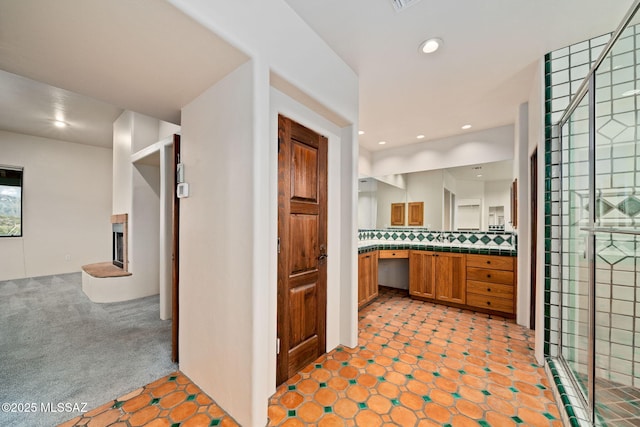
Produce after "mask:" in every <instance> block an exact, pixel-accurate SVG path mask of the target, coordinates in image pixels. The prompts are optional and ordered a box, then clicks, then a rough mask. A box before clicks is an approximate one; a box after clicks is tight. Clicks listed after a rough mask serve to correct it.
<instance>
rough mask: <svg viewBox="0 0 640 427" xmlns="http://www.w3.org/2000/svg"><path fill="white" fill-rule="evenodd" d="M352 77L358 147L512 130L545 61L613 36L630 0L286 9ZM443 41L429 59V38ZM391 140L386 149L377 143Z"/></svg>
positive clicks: (304, 0)
mask: <svg viewBox="0 0 640 427" xmlns="http://www.w3.org/2000/svg"><path fill="white" fill-rule="evenodd" d="M286 1H287V3H289V5H291V7H292V8H293V9H294V10H295V11H296V12H297V13H298V14H299V15H300V16H302V18H303V19H304V20H305V21H306V22H307V23H308V24H309V25H310V26H311V27H312V28H313V29H314V30H315V31H316V32H317V33H318V34H319V35H320V36H321V37H322V38H323V39H324V40H325V41H326V42H327V44H329V46H331V47H332V48H333V49H334V50H335V51H336V52H337V53H338V54H339V55H340V56H341V57H342V58H343V59H344V60H345V61H346V62H347V64H349V65H350V66H351V67H352V68H353V69H354V70H355V71H356V73H357V74H358V76H359V79H360V129H361V130H363V131H365V134H364V135H362V136H361V137H360V145H361V146H363V147H366V148H367V149H369V150H381V149H388V148H391V147H394V146H399V145H405V144H410V143H414V142H417V141H418V139H416V136H417V135H419V134H423V135H425V140H429V139H436V138H442V137H446V136H452V135H455V134H459V133H462V132H464V131H463V130H462V129H461V126H462V125H464V124H471V125H473V128H472V130H480V129H488V128H492V127H496V126H501V125H506V124H511V123H513V122H514V120H515V117H516V112H517V107H518V105H519V104H521V103H523V102H526V101H527V99H528V98H529V93H530V91H531V89H532V78H533V75H534V71H535V67H536V62H537V61H538V60H539V59H540V58H542V57H543V55H544V54H546V53H547V52H550V51H552V50H555V49H558V48H560V47H564V46H568V45H569V44H573V43H576V42H579V41H583V40H586V39H588V38H591V37H594V36H598V35H602V34H604V33H607V32H612V31H613V30H615V29H616V27H617V26H618V23H619V22H620V21H621V20H622V18H623V16H624V14H625V13H626V11H627V9H628V8H629V7H630V6H631V4H632V3H633V1H632V0H615V1H603V0H561V1H558V0H533V1H532V0H480V1H479V0H457V1H452V0H421V1H419V2H417V3H415V4H414V5H413V6H410V7H409V8H407V9H405V10H404V11H402V12H399V13H398V12H396V11H395V10H394V8H393V7H392V3H391V0H346V1H345V0H322V1H309V0H286ZM430 37H440V38H442V39H443V40H444V46H443V48H442V49H441V50H439V51H438V52H436V53H435V54H433V55H431V56H426V55H420V54H419V53H418V46H419V44H420V43H421V42H422V41H424V40H426V39H428V38H430ZM380 140H384V141H387V144H386V145H384V146H381V145H378V141H380Z"/></svg>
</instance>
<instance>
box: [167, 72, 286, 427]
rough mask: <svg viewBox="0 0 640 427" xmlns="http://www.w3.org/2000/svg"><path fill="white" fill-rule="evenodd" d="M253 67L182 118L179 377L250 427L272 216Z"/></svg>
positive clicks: (231, 77)
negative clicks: (259, 240) (257, 263)
mask: <svg viewBox="0 0 640 427" xmlns="http://www.w3.org/2000/svg"><path fill="white" fill-rule="evenodd" d="M252 67H253V64H252V63H251V62H248V63H246V64H244V65H242V66H241V67H240V68H239V69H237V70H236V71H234V72H232V73H231V74H229V75H228V76H227V77H225V78H224V79H223V80H222V81H220V82H219V83H217V84H216V85H214V86H213V87H211V88H210V89H208V90H207V91H205V92H204V93H203V94H201V95H200V96H199V97H198V98H196V99H195V100H193V101H192V102H191V103H190V104H188V105H187V106H185V107H184V109H183V110H182V150H181V151H182V161H183V163H184V165H185V181H186V182H187V183H189V185H190V197H188V198H183V199H181V201H180V337H179V340H180V369H181V370H182V371H183V372H184V373H185V374H186V375H188V376H189V377H190V378H192V379H193V380H194V381H195V382H196V383H197V384H198V385H199V386H200V387H201V388H202V389H203V391H204V392H206V393H207V394H209V395H210V396H211V397H212V398H213V399H214V400H215V401H216V402H217V403H218V404H219V405H220V406H221V407H223V408H224V409H225V410H226V411H227V412H229V413H230V414H231V415H232V416H234V417H235V418H236V420H238V422H240V424H241V425H247V426H250V425H252V423H253V421H252V409H251V407H252V403H253V402H252V399H251V396H252V385H253V380H252V376H253V375H255V373H254V372H253V371H252V368H251V367H252V365H253V357H254V354H253V345H252V340H253V335H254V329H253V317H254V313H253V310H254V301H253V298H252V287H253V276H252V263H253V256H254V255H253V247H252V246H253V233H254V230H253V216H254V211H255V210H261V211H262V213H263V215H268V207H267V206H255V204H254V202H253V193H254V192H255V191H256V188H255V186H254V184H253V177H254V173H255V172H254V170H253V168H252V163H253V160H254V153H253V133H254V109H253V96H254V90H255V89H254V84H253V70H252ZM265 161H268V159H265ZM274 247H275V246H274ZM265 256H268V253H265ZM268 283H269V277H264V279H263V286H267V285H268ZM262 303H263V304H265V303H266V301H263V302H262ZM274 325H275V324H274ZM274 341H275V340H274ZM265 404H266V401H265ZM265 416H266V414H265Z"/></svg>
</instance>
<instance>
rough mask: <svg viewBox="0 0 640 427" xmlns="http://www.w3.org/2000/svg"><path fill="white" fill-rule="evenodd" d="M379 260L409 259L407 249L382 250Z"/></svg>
mask: <svg viewBox="0 0 640 427" xmlns="http://www.w3.org/2000/svg"><path fill="white" fill-rule="evenodd" d="M379 258H409V249H402V250H398V251H395V250H392V249H384V250H381V251H380V256H379Z"/></svg>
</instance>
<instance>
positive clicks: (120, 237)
mask: <svg viewBox="0 0 640 427" xmlns="http://www.w3.org/2000/svg"><path fill="white" fill-rule="evenodd" d="M112 228H113V265H115V266H117V267H120V268H123V267H124V224H122V223H119V224H113V226H112Z"/></svg>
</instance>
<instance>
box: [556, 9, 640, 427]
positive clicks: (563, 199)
mask: <svg viewBox="0 0 640 427" xmlns="http://www.w3.org/2000/svg"><path fill="white" fill-rule="evenodd" d="M638 3H639V2H635V3H634V6H633V8H632V9H631V11H630V12H629V13H628V15H627V16H626V17H625V18H624V20H623V23H622V24H621V25H620V27H619V28H618V30H617V31H616V32H615V33H613V35H606V36H603V37H599V38H596V39H593V40H589V41H586V42H583V43H580V44H577V45H574V46H570V47H568V48H566V49H561V50H559V51H555V52H552V53H551V54H549V55H548V56H547V58H546V89H547V90H546V98H547V103H546V113H547V114H546V120H547V123H546V125H547V150H546V153H545V154H546V158H545V161H546V168H547V169H546V195H547V197H546V203H545V218H546V220H545V226H546V230H547V234H546V236H545V237H546V239H545V267H546V268H545V273H546V274H545V278H546V283H545V286H546V287H545V354H546V355H547V357H548V358H549V359H548V362H549V363H548V364H549V366H550V367H551V372H552V374H553V375H554V379H555V380H556V384H557V386H558V391H559V392H560V397H561V399H562V402H563V404H564V405H565V408H566V409H567V418H568V420H569V422H570V423H571V424H572V425H640V135H639V131H640V26H638V25H635V24H636V23H637V22H638V20H637V18H635V16H636V10H637V9H638ZM607 40H608V43H607ZM580 75H582V77H581V78H580Z"/></svg>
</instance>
